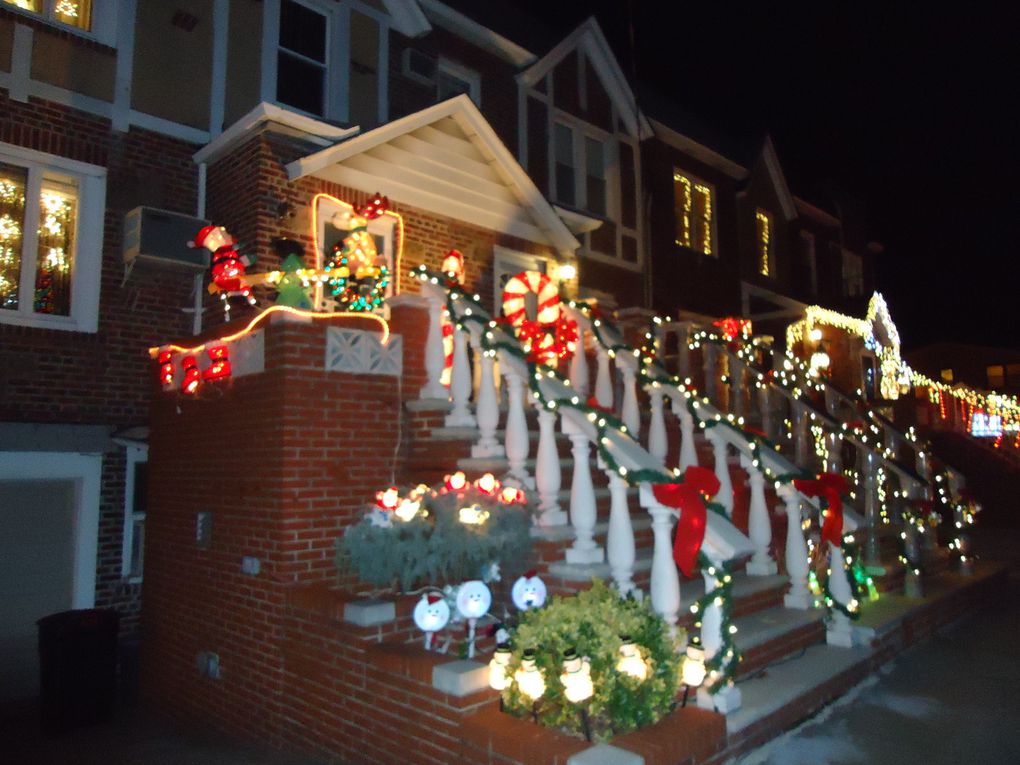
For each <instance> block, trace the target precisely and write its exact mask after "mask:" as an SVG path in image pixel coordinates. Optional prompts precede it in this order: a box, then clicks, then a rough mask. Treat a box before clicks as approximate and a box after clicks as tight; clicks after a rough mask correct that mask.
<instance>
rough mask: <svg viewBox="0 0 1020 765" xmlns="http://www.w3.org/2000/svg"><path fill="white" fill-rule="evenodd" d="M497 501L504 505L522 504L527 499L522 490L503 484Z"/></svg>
mask: <svg viewBox="0 0 1020 765" xmlns="http://www.w3.org/2000/svg"><path fill="white" fill-rule="evenodd" d="M499 501H500V502H502V503H503V504H504V505H523V504H524V503H525V502H526V501H527V500H526V499H525V497H524V492H523V491H521V490H520V489H518V488H516V487H514V486H504V487H503V491H501V492H500V494H499Z"/></svg>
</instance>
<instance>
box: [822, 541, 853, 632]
mask: <svg viewBox="0 0 1020 765" xmlns="http://www.w3.org/2000/svg"><path fill="white" fill-rule="evenodd" d="M826 544H828V545H829V594H830V595H832V599H833V600H834V601H836V602H837V603H841V604H842V605H844V606H850V605H851V601H852V600H853V593H852V591H851V589H850V579H849V578H848V577H847V573H846V558H845V557H844V556H843V548H842V547H837V546H836V545H834V544H833V543H832V542H826ZM825 642H826V643H828V644H829V645H835V646H839V647H841V648H853V645H854V632H853V627H852V626H851V624H850V618H849V617H848V616H847V615H846V614H844V613H843V612H842V611H840V610H839V609H836V608H833V609H832V619H831V620H830V621H829V626H828V628H827V629H826V631H825Z"/></svg>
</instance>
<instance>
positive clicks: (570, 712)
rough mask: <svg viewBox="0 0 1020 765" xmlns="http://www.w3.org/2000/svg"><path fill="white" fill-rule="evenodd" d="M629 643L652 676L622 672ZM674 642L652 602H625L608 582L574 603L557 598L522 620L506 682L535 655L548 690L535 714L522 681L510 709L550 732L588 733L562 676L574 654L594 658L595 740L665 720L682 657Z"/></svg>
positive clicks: (512, 691) (508, 698) (507, 701)
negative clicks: (566, 658) (566, 657)
mask: <svg viewBox="0 0 1020 765" xmlns="http://www.w3.org/2000/svg"><path fill="white" fill-rule="evenodd" d="M624 635H626V636H629V637H630V638H631V640H632V642H634V643H635V644H637V646H638V647H639V648H640V650H641V653H642V655H643V656H644V658H645V659H646V660H647V663H648V676H647V677H646V678H645V679H644V680H637V679H635V678H634V677H631V676H630V675H626V674H623V673H621V672H619V671H618V670H617V669H616V664H617V660H618V659H619V657H620V653H619V650H620V646H621V644H622V641H621V639H620V638H621V636H624ZM682 637H683V635H682V631H681V632H680V633H679V634H678V637H677V639H676V640H674V639H673V638H671V637H670V634H669V630H668V628H667V626H666V624H665V623H664V622H663V621H662V619H661V618H660V617H659V616H657V615H656V614H655V613H654V612H653V611H652V610H651V608H650V606H649V604H648V602H647V600H646V601H645V602H643V603H639V602H637V601H634V600H629V599H628V600H621V599H620V597H619V595H618V594H617V593H616V592H615V591H614V590H611V589H609V588H608V587H606V586H605V585H604V584H603V583H602V582H600V581H596V582H594V584H593V586H592V588H591V589H590V590H588V591H587V592H582V593H581V594H579V595H576V596H571V597H567V598H564V597H557V598H553V599H552V601H551V602H550V604H549V605H547V606H546V607H545V608H542V609H539V610H536V611H529V612H526V613H525V614H523V615H522V617H521V621H520V624H519V625H518V627H517V629H516V630H515V631H514V633H513V637H512V649H513V650H512V659H511V661H510V666H509V667H508V669H507V675H508V677H511V678H512V677H513V675H514V673H515V672H516V671H517V669H518V668H519V667H520V665H521V655H522V654H523V653H524V651H526V650H528V649H532V650H534V651H535V654H536V659H537V664H538V667H539V669H540V670H541V672H542V674H543V676H544V677H545V684H546V690H545V693H544V695H543V696H542V698H541V699H540V700H539V701H538V704H537V707H533V705H532V703H531V701H530V700H529V699H528V698H526V697H524V696H523V695H522V694H521V693H520V690H519V689H518V687H517V683H516V682H511V683H509V685H508V687H507V689H506V690H504V691H503V701H504V707H505V709H506V710H507V711H508V712H509V713H510V714H513V715H516V716H518V717H530V716H531V715H532V714H533V713H535V712H537V715H538V720H539V722H541V723H542V724H544V725H548V726H551V727H556V728H561V729H564V730H566V731H569V732H572V733H575V734H583V724H582V720H581V715H580V710H579V708H578V706H577V705H575V704H572V703H570V702H569V701H567V699H566V698H565V697H564V692H563V691H564V689H563V685H562V684H561V683H560V679H559V677H560V673H561V672H562V671H563V667H562V662H563V654H564V652H565V651H567V650H568V649H570V648H575V649H576V650H577V653H578V654H580V655H582V656H588V657H590V659H591V675H592V680H593V682H594V687H595V692H594V695H593V696H592V698H591V699H590V700H589V701H588V702H586V706H587V710H588V714H589V718H590V720H591V727H592V733H593V735H594V737H595V738H599V739H603V740H604V739H608V738H610V737H611V736H614V735H616V734H618V733H626V732H627V731H632V730H635V729H637V728H641V727H643V726H645V725H649V724H651V723H654V722H656V721H657V720H659V719H660V718H661V717H662V716H663V715H664V714H666V713H667V712H668V711H669V710H670V709H671V708H672V705H673V701H674V698H675V697H676V694H677V689H678V688H679V663H680V662H679V656H678V654H677V649H678V647H679V645H680V643H679V642H678V641H680V640H682Z"/></svg>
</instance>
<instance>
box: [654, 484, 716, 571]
mask: <svg viewBox="0 0 1020 765" xmlns="http://www.w3.org/2000/svg"><path fill="white" fill-rule="evenodd" d="M718 491H719V479H718V478H716V477H715V473H713V472H712V471H711V470H709V469H708V468H703V467H698V466H697V465H691V466H690V467H689V468H687V471H686V472H685V473H684V482H683V483H660V484H655V485H654V486H652V493H653V494H655V499H656V500H657V501H658V502H660V503H662V504H663V505H666V507H675V508H678V509H679V510H680V520H679V521H677V524H676V536H675V537H674V538H673V560H674V561H676V565H677V567H679V569H680V570H681V571H682V572H683V573H684V576H688V577H690V576H694V563H695V561H697V559H698V552H699V551H700V550H701V545H702V543H703V542H704V541H705V527H706V526H707V524H708V510H707V509H706V508H705V499H704V496H702V495H705V496H708V497H713V496H715V495H716V493H717V492H718Z"/></svg>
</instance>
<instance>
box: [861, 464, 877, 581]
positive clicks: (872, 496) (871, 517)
mask: <svg viewBox="0 0 1020 765" xmlns="http://www.w3.org/2000/svg"><path fill="white" fill-rule="evenodd" d="M862 468H863V470H862V472H863V473H864V475H863V476H862V479H863V484H864V525H865V526H866V527H867V535H868V536H867V541H866V542H865V544H864V562H865V564H866V565H867V566H871V567H875V568H880V567H881V566H882V551H881V545H880V544H879V538H878V529H879V518H878V476H877V475H876V472H877V471H876V465H875V455H874V453H872V451H871V450H870V449H868V450H867V451H865V452H864V459H863V460H862Z"/></svg>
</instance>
